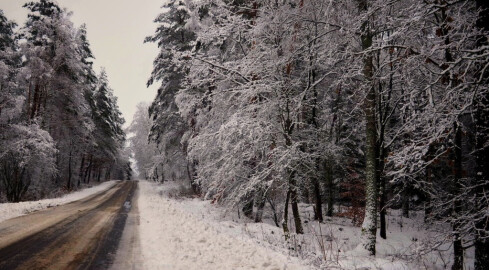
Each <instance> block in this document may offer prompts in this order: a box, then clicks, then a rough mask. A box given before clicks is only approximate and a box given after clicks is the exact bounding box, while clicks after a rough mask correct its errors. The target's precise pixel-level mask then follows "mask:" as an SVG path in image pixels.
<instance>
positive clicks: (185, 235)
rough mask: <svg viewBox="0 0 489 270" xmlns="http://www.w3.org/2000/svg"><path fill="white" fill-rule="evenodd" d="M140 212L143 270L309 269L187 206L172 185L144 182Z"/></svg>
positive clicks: (140, 199)
mask: <svg viewBox="0 0 489 270" xmlns="http://www.w3.org/2000/svg"><path fill="white" fill-rule="evenodd" d="M139 183H140V184H139V186H140V196H139V202H138V203H139V211H140V233H141V249H142V250H141V253H142V260H143V262H144V269H162V270H178V269H182V270H183V269H184V270H192V269H199V270H203V269H213V270H217V269H226V270H228V269H270V270H272V269H273V270H275V269H276V270H279V269H288V270H293V269H310V267H306V266H303V265H301V264H300V263H299V261H298V259H297V258H291V257H287V256H285V255H284V254H281V253H279V252H276V251H273V250H270V249H266V248H264V247H262V246H260V245H258V244H256V243H255V242H254V241H253V240H252V239H250V238H249V237H248V236H247V235H245V234H243V235H240V236H238V235H236V236H233V235H230V234H227V233H224V232H223V228H220V227H219V225H221V224H219V223H215V222H212V221H210V220H206V219H205V218H204V217H203V216H200V215H198V214H197V215H196V214H195V213H192V211H188V209H187V208H186V206H187V205H186V204H185V203H182V202H179V201H178V200H175V199H172V198H170V197H169V196H168V193H167V192H166V190H167V189H168V185H164V186H162V185H157V184H155V183H151V182H147V181H140V182H139Z"/></svg>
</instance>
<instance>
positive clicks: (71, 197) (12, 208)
mask: <svg viewBox="0 0 489 270" xmlns="http://www.w3.org/2000/svg"><path fill="white" fill-rule="evenodd" d="M116 182H117V181H115V180H113V181H107V182H103V183H101V184H100V185H97V186H93V187H89V188H85V189H82V190H79V191H76V192H73V193H69V194H66V195H64V196H63V197H60V198H53V199H44V200H39V201H27V202H18V203H2V204H0V222H2V221H4V220H7V219H11V218H14V217H18V216H22V215H25V214H29V213H32V212H34V211H38V210H43V209H46V208H50V207H53V206H58V205H62V204H66V203H70V202H73V201H77V200H80V199H83V198H85V197H87V196H90V195H92V194H95V193H97V192H100V191H103V190H106V189H108V188H110V187H112V186H113V185H114V184H115V183H116Z"/></svg>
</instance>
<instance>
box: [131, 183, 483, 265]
mask: <svg viewBox="0 0 489 270" xmlns="http://www.w3.org/2000/svg"><path fill="white" fill-rule="evenodd" d="M140 188H141V193H140V194H141V195H140V197H139V205H140V206H139V207H140V215H141V220H140V221H141V227H140V229H141V232H140V233H141V245H142V256H143V261H144V263H145V265H144V269H253V268H255V269H316V268H319V269H383V270H401V269H402V270H405V269H437V270H438V269H440V270H441V269H446V268H447V267H449V266H450V265H451V263H452V256H453V255H452V249H451V248H450V243H446V244H442V245H441V246H439V247H438V248H433V249H432V248H430V246H432V245H433V244H434V243H431V244H430V242H436V241H437V240H439V234H437V232H436V231H437V230H432V229H434V228H433V227H431V226H430V225H427V224H425V223H424V222H423V218H424V216H423V212H422V211H412V212H411V215H412V217H411V218H404V217H402V215H401V212H400V211H399V210H392V209H389V210H388V215H387V224H388V225H387V239H386V240H384V239H381V238H380V236H377V248H376V250H377V255H376V256H375V257H372V256H369V255H368V254H367V252H366V251H365V249H364V248H363V247H362V245H361V241H360V236H361V228H359V227H355V226H352V225H351V220H350V219H349V218H343V217H337V216H335V217H333V218H329V217H325V221H324V223H322V224H321V226H319V223H318V222H317V221H314V220H312V217H313V216H314V214H313V208H312V205H308V204H303V203H301V204H300V205H299V207H300V212H301V216H302V220H303V226H304V230H305V234H303V235H296V234H293V233H292V234H291V239H290V240H289V241H287V242H285V241H284V237H283V232H282V228H278V227H276V226H275V225H274V223H273V220H272V216H271V213H270V209H267V208H268V207H266V208H265V212H264V216H263V217H264V220H263V221H264V222H263V223H254V222H253V221H252V220H250V219H248V218H246V217H244V216H243V215H242V214H241V216H238V212H237V211H234V212H230V211H226V210H225V208H224V207H221V206H219V205H215V204H211V203H210V201H208V200H202V199H200V198H193V199H192V198H181V197H179V196H178V193H181V192H182V191H184V189H183V188H182V187H181V184H178V183H175V182H166V183H164V184H163V185H161V184H155V183H152V182H147V181H140ZM289 216H290V217H291V216H292V214H290V215H289ZM289 226H290V229H291V231H293V230H294V226H293V221H292V220H289ZM439 229H443V228H439ZM439 229H438V231H439ZM472 253H473V250H469V251H468V252H467V257H466V258H467V263H466V265H467V266H469V265H471V263H472V259H471V258H472V257H473V254H472ZM249 254H250V255H249ZM248 257H249V258H248ZM301 265H307V267H306V266H301ZM304 267H305V268H304ZM467 269H469V268H467Z"/></svg>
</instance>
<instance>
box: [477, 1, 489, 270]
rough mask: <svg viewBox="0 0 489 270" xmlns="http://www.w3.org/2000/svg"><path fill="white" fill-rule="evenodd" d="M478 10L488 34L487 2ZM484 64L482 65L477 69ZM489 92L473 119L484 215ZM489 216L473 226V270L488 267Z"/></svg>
mask: <svg viewBox="0 0 489 270" xmlns="http://www.w3.org/2000/svg"><path fill="white" fill-rule="evenodd" d="M476 3H477V7H478V8H479V9H481V12H480V13H479V17H478V20H477V26H478V27H479V28H480V29H482V30H484V31H489V1H487V0H476ZM488 43H489V40H488V37H487V36H484V35H482V36H480V37H479V39H478V44H477V45H478V46H479V47H482V46H486V45H487V44H488ZM483 66H484V64H482V65H481V67H480V69H482V67H483ZM481 72H484V71H480V72H478V73H479V74H478V75H480V76H479V77H481V78H486V79H485V80H484V81H482V82H481V84H482V86H483V87H487V86H488V85H489V79H487V78H489V72H488V71H487V70H486V71H485V74H480V73H481ZM487 108H489V93H487V92H485V93H480V94H479V95H478V97H477V99H476V117H475V126H476V130H475V134H476V136H475V137H476V143H475V144H476V151H475V160H476V176H475V177H476V184H477V185H478V188H477V189H476V198H477V207H476V210H475V211H477V212H478V214H479V215H484V213H486V212H485V209H487V208H489V201H488V200H487V197H486V195H485V194H487V192H488V190H489V147H488V146H487V144H488V141H489V135H488V134H489V111H488V109H487ZM488 232H489V216H487V214H485V216H483V217H482V218H480V220H479V222H477V223H476V224H475V234H476V235H475V244H474V246H475V256H474V257H475V258H474V270H483V269H487V267H488V265H489V235H488Z"/></svg>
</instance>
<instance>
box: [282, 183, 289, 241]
mask: <svg viewBox="0 0 489 270" xmlns="http://www.w3.org/2000/svg"><path fill="white" fill-rule="evenodd" d="M289 200H290V190H288V191H287V196H286V197H285V206H284V218H283V220H282V228H283V229H284V236H285V241H287V240H288V239H289V235H290V231H289V226H288V222H289Z"/></svg>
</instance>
